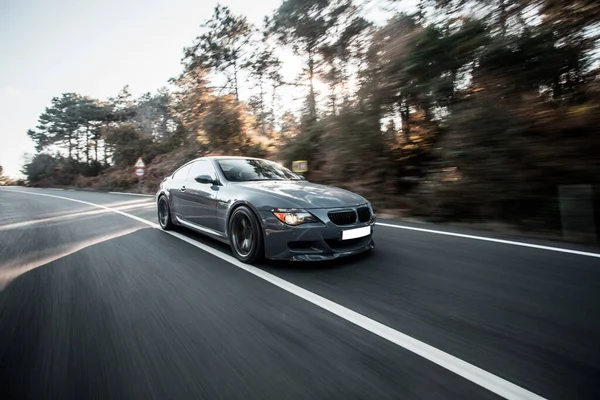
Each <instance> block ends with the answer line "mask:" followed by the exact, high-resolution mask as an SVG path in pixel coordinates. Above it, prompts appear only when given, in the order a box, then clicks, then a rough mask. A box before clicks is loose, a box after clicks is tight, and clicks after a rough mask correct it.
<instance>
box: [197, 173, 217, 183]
mask: <svg viewBox="0 0 600 400" xmlns="http://www.w3.org/2000/svg"><path fill="white" fill-rule="evenodd" d="M194 180H195V181H196V182H198V183H210V184H213V185H216V184H217V181H216V180H215V179H214V178H212V177H210V176H209V175H198V176H197V177H195V178H194Z"/></svg>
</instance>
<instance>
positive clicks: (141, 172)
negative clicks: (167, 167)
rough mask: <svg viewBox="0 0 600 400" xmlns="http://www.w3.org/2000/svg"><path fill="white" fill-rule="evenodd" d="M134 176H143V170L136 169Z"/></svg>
mask: <svg viewBox="0 0 600 400" xmlns="http://www.w3.org/2000/svg"><path fill="white" fill-rule="evenodd" d="M135 174H136V175H137V176H139V177H142V176H144V169H143V168H138V169H136V170H135Z"/></svg>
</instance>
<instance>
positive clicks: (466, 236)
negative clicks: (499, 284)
mask: <svg viewBox="0 0 600 400" xmlns="http://www.w3.org/2000/svg"><path fill="white" fill-rule="evenodd" d="M375 225H379V226H387V227H389V228H396V229H407V230H409V231H419V232H427V233H435V234H438V235H446V236H456V237H461V238H465V239H475V240H483V241H485V242H494V243H502V244H510V245H513V246H521V247H530V248H533V249H541V250H549V251H558V252H560V253H569V254H577V255H578V256H587V257H596V258H600V254H599V253H590V252H587V251H579V250H571V249H565V248H562V247H552V246H542V245H539V244H532V243H525V242H515V241H512V240H504V239H494V238H489V237H485V236H474V235H465V234H463V233H454V232H445V231H438V230H435V229H424V228H414V227H412V226H404V225H395V224H386V223H383V222H376V223H375Z"/></svg>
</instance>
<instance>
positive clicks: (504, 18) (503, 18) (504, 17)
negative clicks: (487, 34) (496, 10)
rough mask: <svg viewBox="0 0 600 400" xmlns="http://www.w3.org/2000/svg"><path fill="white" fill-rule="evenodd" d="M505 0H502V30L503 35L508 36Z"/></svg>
mask: <svg viewBox="0 0 600 400" xmlns="http://www.w3.org/2000/svg"><path fill="white" fill-rule="evenodd" d="M504 1H505V0H500V21H499V22H500V30H501V32H502V37H505V36H506V19H507V16H506V4H505V3H504Z"/></svg>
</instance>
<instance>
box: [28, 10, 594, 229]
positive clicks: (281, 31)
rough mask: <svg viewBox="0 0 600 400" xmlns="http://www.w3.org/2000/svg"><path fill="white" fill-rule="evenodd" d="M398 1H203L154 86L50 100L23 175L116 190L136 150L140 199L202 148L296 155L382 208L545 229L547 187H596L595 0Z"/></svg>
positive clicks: (327, 180)
mask: <svg viewBox="0 0 600 400" xmlns="http://www.w3.org/2000/svg"><path fill="white" fill-rule="evenodd" d="M400 3H401V2H400V1H393V0H385V1H379V2H375V1H370V0H366V1H362V2H359V1H353V0H285V1H283V2H282V3H281V5H280V6H279V8H277V9H276V10H274V11H273V13H272V14H271V15H268V16H266V17H265V20H264V24H263V25H261V26H254V25H252V24H251V23H250V22H249V21H248V20H247V18H246V17H244V16H243V15H241V14H238V13H237V12H236V10H232V9H229V8H227V7H225V6H222V5H218V6H216V8H215V9H214V12H213V14H212V15H211V16H210V17H209V18H205V19H204V20H199V28H198V36H197V37H196V38H195V39H194V38H190V44H189V47H187V48H186V49H185V51H184V53H183V54H182V72H181V74H180V75H179V76H176V77H173V78H172V79H171V80H170V81H169V82H165V87H164V88H160V89H158V90H157V91H156V92H154V93H147V94H145V95H143V96H141V97H138V98H134V97H133V96H132V95H131V94H130V92H129V88H128V87H124V88H123V89H122V90H121V91H120V92H119V93H115V96H114V97H112V98H108V99H96V98H92V97H89V96H87V95H85V94H80V93H63V94H60V95H57V97H55V98H54V99H53V100H52V102H51V104H49V105H48V107H47V108H46V109H45V111H44V112H43V113H42V114H41V115H40V116H39V121H38V124H37V126H35V127H32V129H30V130H29V131H28V132H27V134H28V136H29V137H30V138H31V139H32V140H33V142H34V143H35V146H36V154H33V155H31V156H30V157H29V159H28V160H27V162H26V164H25V166H24V169H23V173H24V174H25V175H26V177H27V180H28V184H29V185H32V186H59V187H78V188H96V189H112V190H134V189H135V188H136V185H137V178H136V176H135V175H134V174H133V164H134V163H135V161H136V159H137V157H139V156H141V157H143V159H144V161H145V163H146V165H147V168H146V175H145V176H144V184H143V190H144V191H145V192H148V193H153V192H154V191H155V190H156V188H157V185H158V183H159V182H160V181H161V180H162V179H163V178H164V177H165V176H167V175H168V174H169V173H171V172H172V171H173V170H174V169H175V168H176V167H177V166H178V165H180V164H182V163H183V162H185V161H187V160H190V159H193V158H196V157H200V156H202V155H208V154H227V155H246V156H257V157H265V158H269V159H272V160H275V161H278V162H281V163H282V164H283V165H285V166H287V167H290V166H291V162H292V161H293V160H307V161H308V166H309V171H308V172H307V173H306V176H307V178H308V179H309V180H310V181H313V182H317V183H324V184H331V185H335V186H339V187H343V188H347V189H350V190H353V191H356V192H358V193H360V194H363V195H364V196H366V197H367V198H369V199H370V200H371V201H372V203H373V204H374V205H375V207H376V208H377V209H378V210H385V211H390V212H392V213H396V214H397V215H399V216H414V217H422V218H425V219H428V220H433V221H501V222H503V223H507V224H511V225H514V226H520V227H524V229H525V228H526V229H531V230H538V231H539V230H544V231H546V230H555V229H558V228H559V225H560V221H559V212H558V199H557V197H558V194H557V193H558V188H559V186H561V185H575V184H586V185H598V183H599V181H600V156H599V154H600V137H599V134H600V133H599V127H600V80H599V77H600V74H599V73H600V65H599V64H598V60H599V50H598V39H599V37H600V2H598V1H597V0H571V1H568V2H565V1H562V0H420V1H419V3H418V8H417V9H416V11H415V12H412V13H406V12H402V11H401V7H400ZM374 10H375V11H377V12H378V13H380V14H381V13H383V14H385V18H384V19H383V20H384V22H383V23H382V22H375V21H374V20H372V19H371V18H370V16H371V15H372V14H373V12H374ZM282 50H286V51H288V52H293V54H294V55H295V56H296V57H300V59H301V60H302V71H300V73H299V74H298V76H296V78H295V79H285V78H284V74H283V71H284V69H285V68H286V62H287V60H286V57H284V56H282V54H286V53H285V52H282ZM288 54H289V53H288ZM248 85H251V87H252V90H251V91H244V93H242V91H241V90H240V88H241V87H242V86H245V87H247V86H248ZM290 88H292V89H293V91H294V93H299V94H301V97H302V99H301V102H300V103H299V104H298V107H296V108H295V109H294V108H288V105H289V104H292V103H291V102H289V101H286V99H285V98H284V97H285V96H284V95H283V93H286V90H288V92H289V89H290ZM247 93H250V95H246V94H247Z"/></svg>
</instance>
